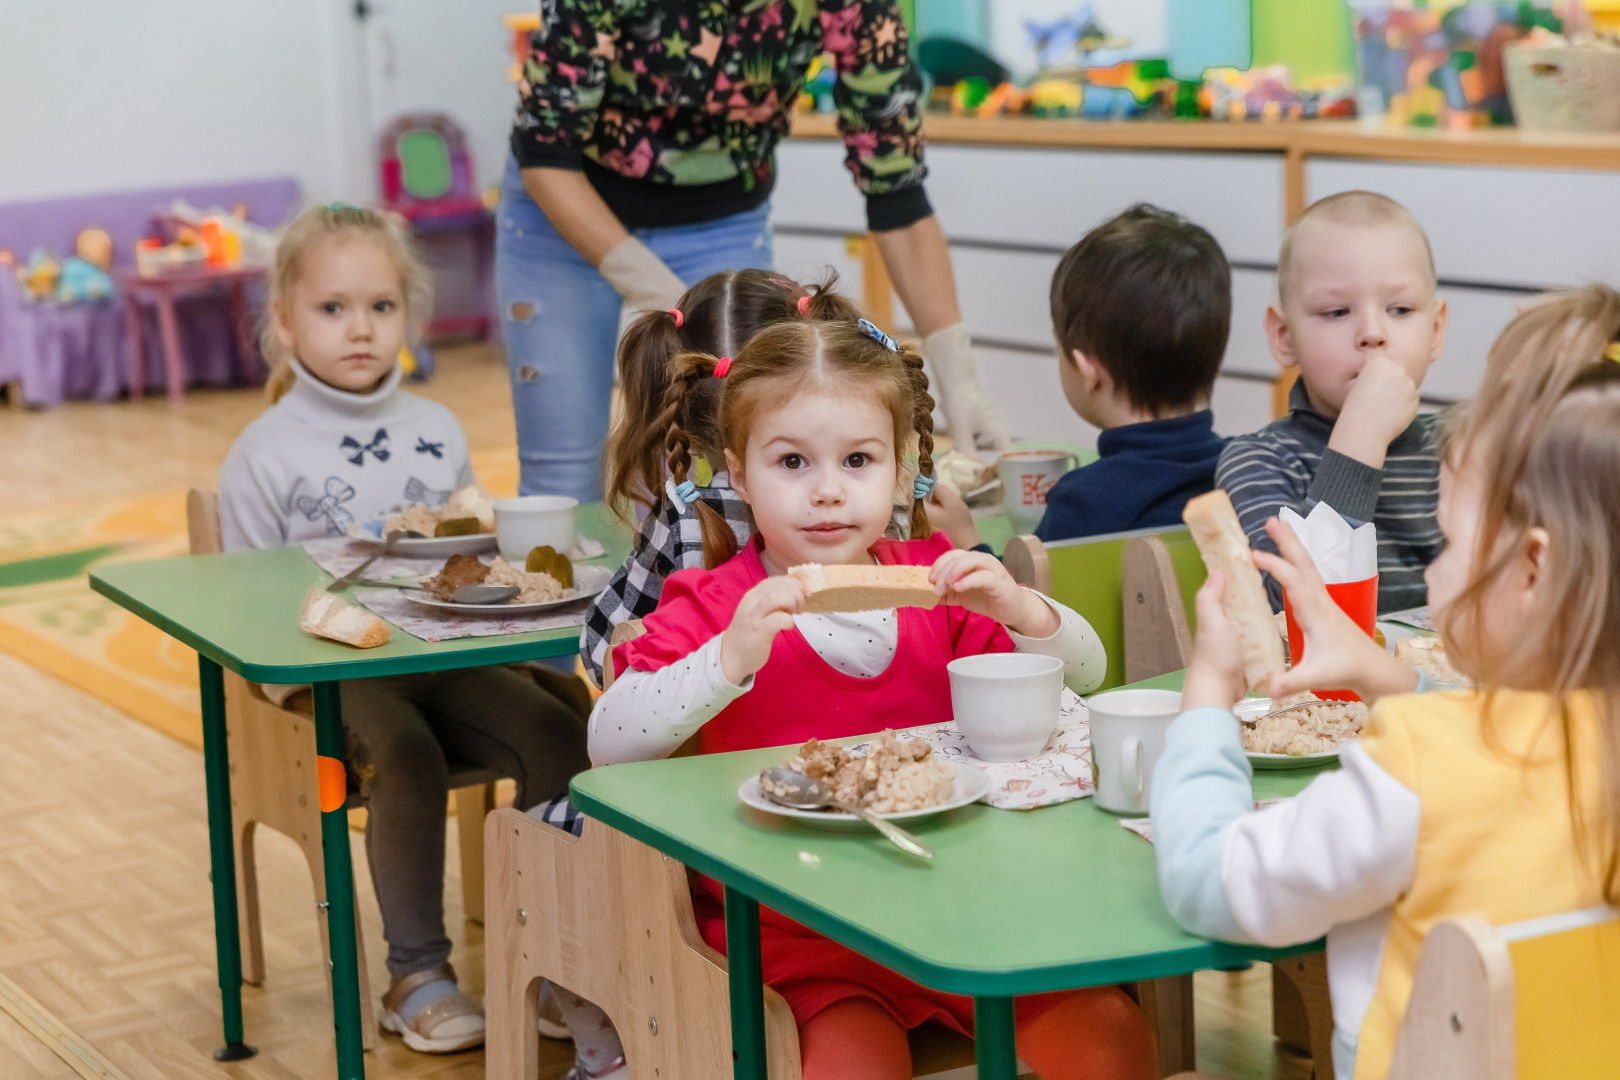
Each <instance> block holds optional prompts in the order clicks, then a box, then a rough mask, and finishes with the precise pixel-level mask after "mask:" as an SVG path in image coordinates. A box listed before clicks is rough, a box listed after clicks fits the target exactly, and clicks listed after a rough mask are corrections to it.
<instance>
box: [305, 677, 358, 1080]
mask: <svg viewBox="0 0 1620 1080" xmlns="http://www.w3.org/2000/svg"><path fill="white" fill-rule="evenodd" d="M311 689H312V690H313V691H314V696H315V754H316V766H317V771H318V773H319V777H320V783H319V790H320V798H321V852H322V854H323V856H324V864H325V870H326V903H327V905H328V906H327V909H326V933H327V938H328V941H329V943H330V949H331V957H332V1027H333V1030H334V1032H335V1034H336V1038H337V1075H338V1080H365V1076H366V1062H365V1045H364V1042H363V1040H362V1038H361V1034H360V987H359V964H358V963H357V961H356V959H355V933H356V929H357V928H356V919H355V908H354V866H353V865H352V864H351V862H350V859H349V812H348V810H346V809H345V808H344V799H345V796H346V794H347V792H346V790H345V787H346V779H345V772H344V768H343V700H342V696H341V694H340V693H339V684H338V683H335V682H318V683H316V684H315V685H314V686H313V687H312V688H311Z"/></svg>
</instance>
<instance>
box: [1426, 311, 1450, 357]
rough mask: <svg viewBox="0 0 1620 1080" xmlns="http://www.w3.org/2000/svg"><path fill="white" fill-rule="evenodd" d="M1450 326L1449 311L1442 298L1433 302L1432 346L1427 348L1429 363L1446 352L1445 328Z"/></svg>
mask: <svg viewBox="0 0 1620 1080" xmlns="http://www.w3.org/2000/svg"><path fill="white" fill-rule="evenodd" d="M1450 324H1451V309H1450V308H1449V307H1447V306H1446V301H1445V298H1444V297H1442V298H1440V299H1437V300H1436V301H1435V302H1434V344H1433V345H1432V346H1431V347H1430V348H1429V363H1431V364H1432V363H1434V362H1435V361H1436V360H1438V359H1440V354H1441V353H1443V352H1445V351H1446V327H1447V326H1449V325H1450Z"/></svg>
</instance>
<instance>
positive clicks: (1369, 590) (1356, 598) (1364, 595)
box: [1283, 574, 1378, 701]
mask: <svg viewBox="0 0 1620 1080" xmlns="http://www.w3.org/2000/svg"><path fill="white" fill-rule="evenodd" d="M1327 591H1328V595H1329V596H1331V597H1333V602H1334V603H1335V604H1338V605H1339V610H1340V611H1343V612H1344V613H1345V614H1346V615H1348V616H1350V620H1351V621H1352V622H1354V623H1355V624H1356V625H1357V626H1359V627H1361V629H1362V630H1363V631H1364V632H1365V633H1366V635H1367V636H1368V637H1372V636H1373V635H1374V633H1375V632H1376V631H1377V625H1376V624H1377V622H1378V575H1377V574H1374V575H1373V576H1372V577H1370V578H1366V579H1364V580H1362V581H1346V582H1344V583H1343V584H1340V585H1329V586H1328V587H1327ZM1283 616H1284V618H1286V619H1287V621H1288V659H1289V661H1290V662H1291V663H1293V664H1295V665H1297V664H1298V663H1299V662H1300V661H1301V660H1303V659H1305V635H1304V634H1302V633H1300V630H1299V624H1298V623H1297V622H1295V621H1294V609H1293V607H1292V605H1290V604H1289V603H1288V595H1287V594H1286V593H1284V594H1283ZM1311 693H1313V694H1315V695H1316V696H1317V697H1319V698H1321V699H1322V700H1323V701H1360V700H1361V698H1359V697H1357V696H1356V695H1355V694H1353V693H1351V692H1350V691H1349V690H1312V691H1311Z"/></svg>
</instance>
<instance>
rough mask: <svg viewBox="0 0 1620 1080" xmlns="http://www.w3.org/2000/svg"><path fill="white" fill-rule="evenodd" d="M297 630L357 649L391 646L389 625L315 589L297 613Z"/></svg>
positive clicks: (363, 609)
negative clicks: (389, 644)
mask: <svg viewBox="0 0 1620 1080" xmlns="http://www.w3.org/2000/svg"><path fill="white" fill-rule="evenodd" d="M298 628H299V629H300V630H302V631H303V632H304V633H306V634H314V635H315V636H316V637H323V638H330V639H331V640H333V641H341V642H343V644H345V645H353V646H354V647H355V648H357V649H375V648H376V647H377V646H379V645H386V644H388V639H389V637H391V636H392V635H391V632H390V631H389V629H388V624H387V623H385V622H383V621H382V620H381V619H379V618H377V616H375V615H373V614H372V613H371V612H369V611H367V610H366V609H365V608H362V607H355V606H354V605H352V604H345V603H344V602H343V601H342V600H339V599H338V598H337V597H336V596H334V595H332V594H331V593H329V592H327V591H326V590H325V589H322V588H320V587H319V586H316V587H315V588H312V589H310V590H309V595H308V596H306V597H304V608H303V610H302V611H300V612H299V613H298Z"/></svg>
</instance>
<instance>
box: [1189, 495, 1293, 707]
mask: <svg viewBox="0 0 1620 1080" xmlns="http://www.w3.org/2000/svg"><path fill="white" fill-rule="evenodd" d="M1181 517H1182V520H1183V521H1185V522H1186V523H1187V528H1188V529H1189V530H1191V532H1192V535H1193V540H1194V541H1195V542H1196V543H1197V544H1198V553H1199V554H1200V555H1202V556H1203V557H1204V565H1205V566H1206V567H1208V568H1209V572H1210V573H1211V574H1213V573H1216V572H1217V571H1218V572H1219V573H1220V575H1221V577H1222V578H1224V579H1225V581H1226V591H1225V594H1224V596H1223V598H1222V600H1221V607H1222V608H1224V609H1225V611H1226V617H1227V618H1228V619H1229V620H1231V623H1232V625H1233V627H1234V628H1236V630H1237V635H1238V644H1239V645H1240V646H1241V647H1242V649H1243V678H1244V680H1245V681H1246V682H1247V683H1248V685H1249V689H1250V690H1264V689H1265V688H1266V687H1267V686H1269V685H1270V684H1271V680H1272V678H1273V677H1274V676H1277V675H1281V674H1282V673H1283V670H1284V668H1285V664H1284V661H1283V644H1282V639H1281V638H1280V637H1279V636H1278V634H1277V623H1276V620H1275V619H1274V618H1273V616H1272V613H1271V601H1269V600H1268V599H1267V598H1266V587H1265V585H1264V583H1262V582H1261V580H1260V571H1259V570H1257V569H1256V568H1255V565H1254V562H1253V561H1252V560H1251V559H1250V558H1249V538H1248V537H1247V536H1245V535H1244V533H1243V526H1242V525H1240V524H1238V518H1237V511H1236V510H1234V509H1232V500H1231V499H1229V498H1227V495H1226V492H1224V491H1221V490H1219V489H1217V490H1215V491H1212V492H1210V493H1209V494H1208V495H1200V496H1198V497H1197V498H1196V499H1191V500H1189V501H1188V503H1187V506H1186V508H1185V509H1184V510H1183V511H1182V512H1181Z"/></svg>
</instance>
